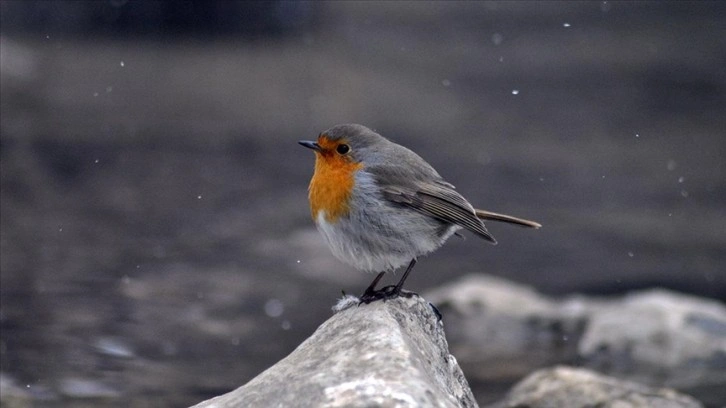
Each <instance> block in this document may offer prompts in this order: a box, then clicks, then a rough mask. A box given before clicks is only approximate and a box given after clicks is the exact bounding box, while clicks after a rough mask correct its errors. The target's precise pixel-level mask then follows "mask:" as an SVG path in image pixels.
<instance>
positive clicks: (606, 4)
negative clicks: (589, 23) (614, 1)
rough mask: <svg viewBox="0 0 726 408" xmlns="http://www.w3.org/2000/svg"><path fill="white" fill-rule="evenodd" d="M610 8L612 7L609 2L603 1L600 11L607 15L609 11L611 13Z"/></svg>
mask: <svg viewBox="0 0 726 408" xmlns="http://www.w3.org/2000/svg"><path fill="white" fill-rule="evenodd" d="M610 7H612V6H611V4H610V2H609V1H603V2H602V3H600V11H602V12H603V13H607V12H608V11H610Z"/></svg>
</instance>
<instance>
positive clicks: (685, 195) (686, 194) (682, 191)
mask: <svg viewBox="0 0 726 408" xmlns="http://www.w3.org/2000/svg"><path fill="white" fill-rule="evenodd" d="M681 196H683V198H688V191H686V190H681Z"/></svg>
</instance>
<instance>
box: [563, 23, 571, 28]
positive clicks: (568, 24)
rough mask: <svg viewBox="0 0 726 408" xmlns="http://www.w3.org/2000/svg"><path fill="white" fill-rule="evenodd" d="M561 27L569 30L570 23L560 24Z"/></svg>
mask: <svg viewBox="0 0 726 408" xmlns="http://www.w3.org/2000/svg"><path fill="white" fill-rule="evenodd" d="M562 27H565V28H569V27H570V23H563V24H562Z"/></svg>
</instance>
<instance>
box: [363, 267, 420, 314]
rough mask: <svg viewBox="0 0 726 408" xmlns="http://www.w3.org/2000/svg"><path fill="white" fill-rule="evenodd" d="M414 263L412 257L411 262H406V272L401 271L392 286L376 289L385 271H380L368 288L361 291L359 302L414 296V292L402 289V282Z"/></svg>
mask: <svg viewBox="0 0 726 408" xmlns="http://www.w3.org/2000/svg"><path fill="white" fill-rule="evenodd" d="M414 265H416V259H415V258H414V259H412V260H411V263H409V264H408V268H406V272H404V273H403V276H401V280H399V281H398V283H397V284H396V285H395V286H393V285H390V286H386V287H383V288H381V289H378V290H376V285H377V284H378V281H380V280H381V278H382V277H383V274H384V273H385V272H381V273H379V274H378V276H376V278H375V279H373V282H371V284H370V285H369V286H368V288H367V289H366V290H365V292H363V296H361V297H360V301H361V303H366V304H367V303H371V302H373V301H376V300H381V299H383V300H386V299H393V298H396V297H399V296H404V297H411V296H415V295H416V294H415V293H413V292H409V291H405V290H403V283H404V282H406V278H408V274H410V273H411V270H412V269H413V266H414Z"/></svg>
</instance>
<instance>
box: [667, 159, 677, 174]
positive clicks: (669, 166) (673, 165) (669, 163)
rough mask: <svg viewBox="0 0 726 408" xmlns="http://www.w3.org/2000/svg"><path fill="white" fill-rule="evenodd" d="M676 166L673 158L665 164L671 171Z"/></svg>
mask: <svg viewBox="0 0 726 408" xmlns="http://www.w3.org/2000/svg"><path fill="white" fill-rule="evenodd" d="M676 167H678V164H677V163H676V161H675V160H673V159H670V160H668V164H666V168H667V169H668V171H673V170H675V169H676Z"/></svg>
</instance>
